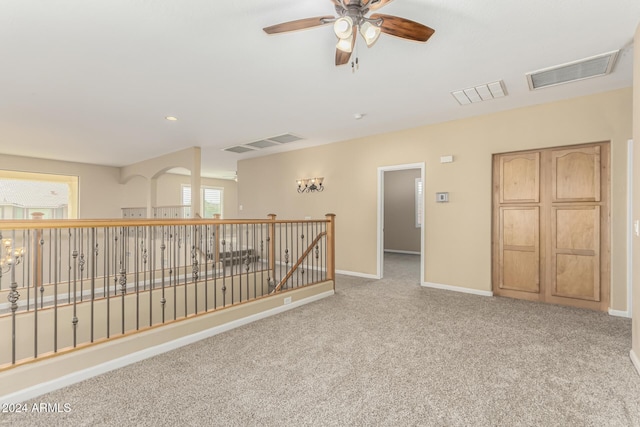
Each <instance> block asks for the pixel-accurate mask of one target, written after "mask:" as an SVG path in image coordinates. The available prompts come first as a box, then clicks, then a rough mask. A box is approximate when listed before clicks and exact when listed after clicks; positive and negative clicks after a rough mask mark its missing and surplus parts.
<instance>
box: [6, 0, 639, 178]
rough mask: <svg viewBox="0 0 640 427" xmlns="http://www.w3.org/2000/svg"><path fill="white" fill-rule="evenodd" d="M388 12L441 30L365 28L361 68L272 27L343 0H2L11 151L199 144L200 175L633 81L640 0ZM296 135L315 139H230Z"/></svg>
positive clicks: (158, 149)
mask: <svg viewBox="0 0 640 427" xmlns="http://www.w3.org/2000/svg"><path fill="white" fill-rule="evenodd" d="M380 12H381V13H385V14H390V15H397V16H401V17H404V18H409V19H412V20H414V21H417V22H420V23H423V24H425V25H428V26H430V27H432V28H433V29H435V30H436V33H435V34H434V36H433V37H432V38H431V39H430V40H429V41H428V42H427V43H426V44H422V43H416V42H409V41H406V40H402V39H398V38H395V37H391V36H388V35H385V34H383V35H382V37H381V38H380V40H379V41H378V42H377V44H376V45H375V46H373V47H372V48H370V49H367V48H366V46H365V45H364V43H362V41H361V40H360V41H359V45H358V46H359V47H358V57H359V62H360V68H359V70H358V71H357V72H355V73H352V71H351V67H350V66H342V67H335V65H334V52H335V42H336V39H335V35H334V34H333V32H332V29H331V27H330V26H326V27H319V28H314V29H310V30H305V31H299V32H294V33H286V34H279V35H272V36H268V35H266V34H265V33H264V32H263V31H262V28H263V27H265V26H269V25H272V24H276V23H280V22H283V21H289V20H294V19H301V18H306V17H312V16H321V15H332V14H334V9H333V4H332V2H331V1H330V0H269V1H265V0H243V1H236V0H227V1H223V0H102V1H98V0H95V1H88V0H55V1H52V0H12V1H10V0H2V1H0V40H1V41H0V151H1V152H2V153H4V154H14V155H22V156H30V157H42V158H51V159H61V160H70V161H77V162H84V163H94V164H103V165H113V166H123V165H127V164H131V163H135V162H138V161H142V160H145V159H148V158H152V157H156V156H159V155H162V154H166V153H170V152H173V151H177V150H181V149H184V148H187V147H192V146H200V147H202V163H203V164H202V169H203V175H205V176H218V177H231V176H233V174H234V171H235V169H236V161H237V160H238V159H242V158H247V157H251V156H256V155H267V154H272V153H275V152H278V151H279V150H284V149H298V148H303V147H307V146H311V145H318V144H326V143H332V142H338V141H342V140H346V139H351V138H355V137H361V136H366V135H372V134H379V133H384V132H390V131H394V130H398V129H404V128H409V127H416V126H421V125H425V124H431V123H437V122H442V121H447V120H453V119H458V118H463V117H468V116H473V115H479V114H486V113H489V112H494V111H501V110H506V109H511V108H516V107H520V106H525V105H532V104H540V103H545V102H549V101H553V100H558V99H565V98H570V97H575V96H580V95H586V94H591V93H596V92H602V91H607V90H612V89H617V88H622V87H627V86H631V84H632V52H631V50H630V48H629V44H630V43H631V41H632V38H633V34H634V32H635V28H636V26H637V25H638V23H639V22H640V2H639V1H637V0H611V1H602V0H562V1H558V0H535V1H529V2H524V1H514V0H486V1H470V0H395V1H393V2H392V3H390V4H389V5H387V6H385V7H384V8H382V9H381V10H380ZM616 49H624V50H623V51H622V53H621V55H620V56H619V57H618V62H617V64H616V67H615V69H614V72H613V73H612V74H611V75H608V76H605V77H598V78H594V79H589V80H584V81H581V82H576V83H571V84H567V85H561V86H557V87H553V88H546V89H542V90H538V91H536V92H531V91H529V89H528V86H527V81H526V78H525V73H526V72H529V71H533V70H537V69H540V68H545V67H549V66H554V65H558V64H562V63H565V62H569V61H573V60H577V59H581V58H585V57H589V56H593V55H597V54H600V53H604V52H608V51H612V50H616ZM500 79H502V80H504V83H505V86H506V89H507V92H508V94H509V95H508V96H507V97H505V98H501V99H496V100H492V101H488V102H483V103H479V104H472V105H467V106H464V107H463V106H460V105H458V103H457V102H456V101H455V99H454V98H453V97H452V96H451V94H450V92H451V91H454V90H459V89H464V88H467V87H471V86H476V85H479V84H483V83H487V82H492V81H496V80H500ZM355 113H364V114H365V116H364V118H363V119H361V120H354V118H353V116H354V114H355ZM165 116H176V117H178V119H179V120H178V121H177V122H169V121H167V120H165ZM286 132H291V133H294V134H297V135H300V136H302V137H304V138H305V139H304V140H303V141H299V142H296V143H291V144H288V145H287V146H282V147H276V148H268V149H264V150H260V151H258V152H256V153H250V154H242V155H238V154H233V153H227V152H223V151H221V148H224V147H229V146H232V145H237V144H244V143H248V142H251V141H254V140H257V139H262V138H267V137H270V136H275V135H279V134H282V133H286Z"/></svg>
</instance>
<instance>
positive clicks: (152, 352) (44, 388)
mask: <svg viewBox="0 0 640 427" xmlns="http://www.w3.org/2000/svg"><path fill="white" fill-rule="evenodd" d="M333 294H334V291H333V290H330V291H326V292H323V293H320V294H317V295H313V296H310V297H307V298H303V299H301V300H297V301H293V302H292V303H291V304H287V305H281V306H279V307H275V308H272V309H269V310H266V311H263V312H261V313H256V314H253V315H251V316H247V317H244V318H242V319H237V320H233V321H231V322H229V323H225V324H224V325H219V326H215V327H213V328H210V329H207V330H204V331H201V332H197V333H195V334H192V335H187V336H184V337H181V338H178V339H176V340H173V341H169V342H166V343H164V344H160V345H157V346H155V347H149V348H146V349H144V350H141V351H138V352H135V353H131V354H128V355H126V356H123V357H119V358H117V359H114V360H111V361H109V362H106V363H102V364H100V365H96V366H93V367H91V368H87V369H83V370H81V371H78V372H74V373H72V374H69V375H65V376H63V377H60V378H56V379H55V380H52V381H48V382H45V383H42V384H38V385H36V386H33V387H29V388H26V389H24V390H20V391H17V392H15V393H11V394H7V395H4V396H0V405H2V404H5V403H6V404H9V403H21V402H24V401H27V400H30V399H33V398H36V397H38V396H41V395H43V394H45V393H49V392H52V391H55V390H58V389H60V388H63V387H67V386H69V385H72V384H75V383H78V382H80V381H84V380H86V379H89V378H92V377H95V376H98V375H100V374H104V373H105V372H109V371H113V370H114V369H118V368H122V367H124V366H127V365H131V364H132V363H136V362H139V361H141V360H144V359H148V358H150V357H153V356H157V355H159V354H162V353H166V352H168V351H171V350H175V349H177V348H180V347H183V346H185V345H189V344H193V343H194V342H197V341H200V340H203V339H205V338H209V337H212V336H214V335H218V334H221V333H223V332H227V331H229V330H231V329H235V328H238V327H240V326H244V325H246V324H248V323H251V322H255V321H257V320H261V319H264V318H267V317H270V316H274V315H276V314H279V313H282V312H285V311H287V310H291V309H293V308H297V307H300V306H302V305H305V304H309V303H311V302H314V301H317V300H320V299H322V298H326V297H328V296H331V295H333Z"/></svg>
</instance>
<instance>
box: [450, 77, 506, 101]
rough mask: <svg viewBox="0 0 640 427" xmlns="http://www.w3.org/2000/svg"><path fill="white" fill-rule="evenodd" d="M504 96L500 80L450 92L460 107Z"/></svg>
mask: <svg viewBox="0 0 640 427" xmlns="http://www.w3.org/2000/svg"><path fill="white" fill-rule="evenodd" d="M506 94H507V93H506V91H505V90H504V82H503V81H502V80H499V81H497V82H492V83H487V84H484V85H480V86H474V87H470V88H467V89H462V90H456V91H454V92H451V95H453V97H454V98H455V99H456V101H458V103H459V104H460V105H468V104H471V103H475V102H482V101H489V100H490V99H494V98H502V97H503V96H506Z"/></svg>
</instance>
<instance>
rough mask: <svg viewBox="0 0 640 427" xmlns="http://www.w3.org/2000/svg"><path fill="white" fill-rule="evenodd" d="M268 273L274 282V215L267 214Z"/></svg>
mask: <svg viewBox="0 0 640 427" xmlns="http://www.w3.org/2000/svg"><path fill="white" fill-rule="evenodd" d="M267 216H268V217H269V221H270V222H269V237H268V239H269V241H268V242H267V244H268V245H269V271H271V278H272V279H273V280H274V281H275V278H276V214H269V215H267Z"/></svg>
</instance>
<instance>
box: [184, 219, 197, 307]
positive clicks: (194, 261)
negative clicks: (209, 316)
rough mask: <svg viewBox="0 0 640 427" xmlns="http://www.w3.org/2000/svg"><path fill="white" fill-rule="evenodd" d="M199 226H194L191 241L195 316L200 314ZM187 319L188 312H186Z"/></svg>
mask: <svg viewBox="0 0 640 427" xmlns="http://www.w3.org/2000/svg"><path fill="white" fill-rule="evenodd" d="M196 227H197V225H194V226H193V228H192V233H191V239H192V245H191V277H192V278H193V289H194V293H193V295H194V308H193V310H194V314H198V273H199V270H200V268H199V267H198V254H197V252H196V247H197V245H196V243H197V235H198V232H197V228H196ZM184 287H185V289H186V288H187V284H186V283H185V285H184ZM185 317H186V310H185Z"/></svg>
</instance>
